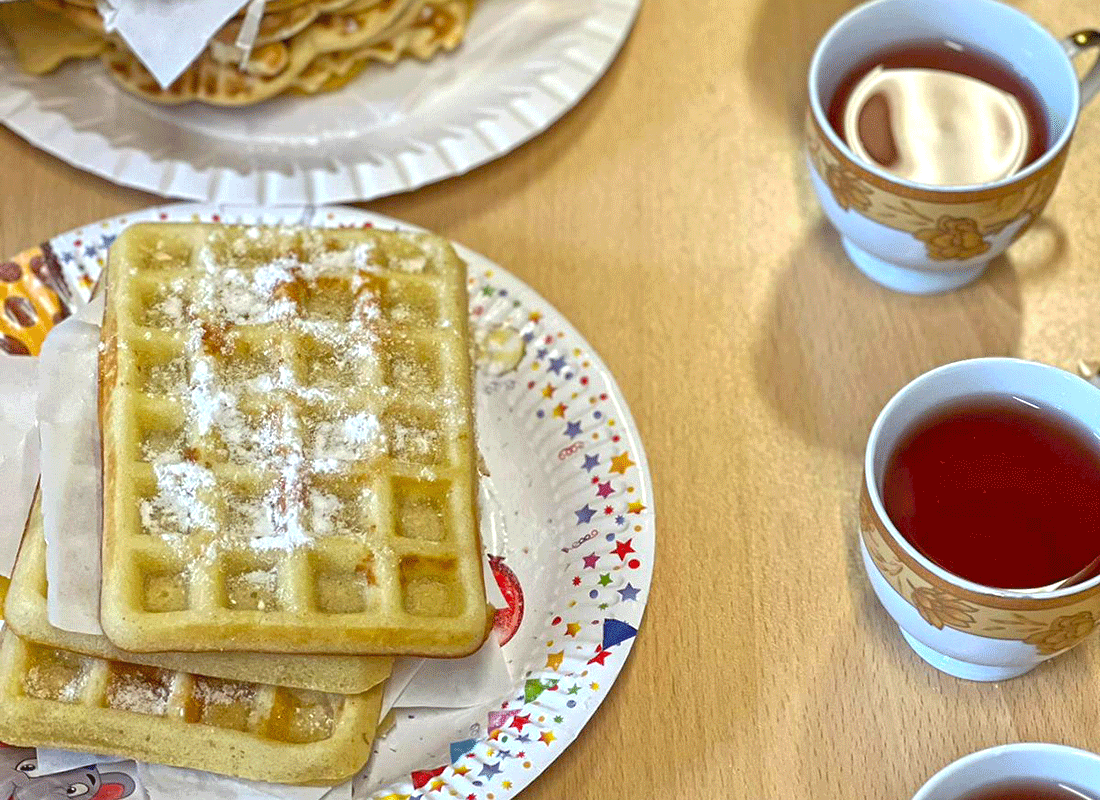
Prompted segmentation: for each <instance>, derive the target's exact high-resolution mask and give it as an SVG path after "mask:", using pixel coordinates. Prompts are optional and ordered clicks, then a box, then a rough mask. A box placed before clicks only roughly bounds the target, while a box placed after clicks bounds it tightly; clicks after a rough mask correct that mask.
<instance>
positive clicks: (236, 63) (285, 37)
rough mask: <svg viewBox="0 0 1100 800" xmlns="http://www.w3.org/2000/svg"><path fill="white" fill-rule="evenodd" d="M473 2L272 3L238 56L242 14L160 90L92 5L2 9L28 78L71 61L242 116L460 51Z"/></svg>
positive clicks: (0, 20) (38, 2) (163, 96)
mask: <svg viewBox="0 0 1100 800" xmlns="http://www.w3.org/2000/svg"><path fill="white" fill-rule="evenodd" d="M474 2H475V0H268V2H267V3H266V5H265V7H264V13H263V16H262V18H261V20H260V25H259V30H258V32H257V34H256V37H255V41H254V43H253V45H252V47H251V49H250V50H249V51H248V52H245V51H243V50H241V49H240V48H239V47H237V44H236V43H237V41H238V37H239V35H240V32H241V28H242V26H243V25H244V18H243V11H242V13H241V14H238V16H237V17H235V18H233V19H231V20H230V21H229V22H228V23H226V24H225V26H223V27H222V29H221V30H219V31H218V32H217V33H216V34H215V35H214V37H213V39H212V40H211V41H210V43H209V44H208V45H207V47H206V48H205V50H203V52H202V53H201V54H200V55H199V56H198V58H196V59H195V61H194V62H192V64H191V65H190V66H189V67H188V68H187V69H186V70H185V71H184V72H183V74H182V75H180V76H179V78H177V79H176V80H175V81H174V82H173V83H172V84H171V85H170V86H168V87H167V88H164V87H161V86H160V84H159V83H157V81H156V79H155V78H153V76H152V75H151V74H150V73H149V72H148V70H146V69H145V67H144V66H143V65H142V64H141V62H140V61H139V60H138V58H137V57H136V56H135V55H134V54H133V52H131V51H130V49H129V48H128V47H127V46H126V44H125V42H123V40H122V39H121V38H120V37H118V36H114V35H108V34H107V33H106V32H105V31H104V28H103V21H102V19H101V18H100V16H99V13H98V12H97V11H96V9H95V3H94V0H21V2H15V3H2V4H0V25H2V26H3V27H4V29H5V30H6V31H7V33H8V35H9V38H10V39H11V40H12V43H13V44H14V46H15V50H16V54H17V55H18V57H19V60H20V63H21V64H22V65H23V67H24V68H25V69H27V70H28V71H31V72H35V73H45V72H49V71H51V70H52V69H55V68H56V67H57V66H58V65H59V64H60V63H61V62H62V61H64V60H66V59H67V58H89V57H98V58H100V59H101V60H102V61H103V63H104V65H105V66H106V68H107V71H108V73H109V74H110V75H111V77H112V78H114V79H115V81H116V82H117V83H118V84H119V85H120V86H121V87H122V88H124V89H126V90H127V91H129V92H132V93H134V94H137V95H139V96H141V97H144V98H146V99H148V100H151V101H154V102H157V103H166V104H174V103H184V102H188V101H191V100H198V101H201V102H204V103H211V104H214V105H224V106H243V105H250V104H253V103H258V102H261V101H264V100H268V99H270V98H272V97H275V96H276V95H279V94H283V93H292V94H293V93H297V94H315V93H317V92H322V91H331V90H334V89H338V88H340V87H342V86H344V85H345V84H347V83H348V82H349V81H350V80H352V79H353V78H354V77H355V76H357V75H358V74H359V73H360V72H362V71H363V69H364V68H366V67H367V66H368V65H370V64H371V63H382V64H393V63H395V62H397V61H398V60H400V59H402V58H406V57H410V56H411V57H415V58H418V59H421V60H425V61H426V60H428V59H430V58H432V57H434V56H435V55H437V54H438V53H440V52H444V51H450V50H453V49H455V48H456V47H458V45H459V43H461V41H462V39H463V36H464V35H465V31H466V25H467V21H468V20H469V17H470V13H471V11H472V10H473V5H474Z"/></svg>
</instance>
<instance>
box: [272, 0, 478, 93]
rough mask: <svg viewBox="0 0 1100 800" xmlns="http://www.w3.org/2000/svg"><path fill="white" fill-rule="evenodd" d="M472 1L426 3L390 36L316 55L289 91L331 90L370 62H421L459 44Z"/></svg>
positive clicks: (341, 85)
mask: <svg viewBox="0 0 1100 800" xmlns="http://www.w3.org/2000/svg"><path fill="white" fill-rule="evenodd" d="M473 5H474V3H473V0H443V1H442V2H434V3H431V4H429V6H428V11H429V13H427V14H424V15H422V16H421V17H420V18H418V19H417V21H416V22H415V23H413V24H412V25H410V26H408V27H406V28H403V29H402V30H400V31H398V32H397V33H395V34H394V35H393V36H391V37H389V38H387V39H383V40H381V41H378V42H374V43H372V44H369V45H366V46H364V47H358V48H353V49H350V50H344V51H340V52H337V53H326V54H325V55H322V56H318V57H317V58H315V59H314V60H313V62H312V63H311V64H310V65H309V66H308V67H307V68H306V70H305V71H304V72H303V73H302V74H301V75H299V76H298V77H297V78H296V79H295V81H294V83H293V85H292V90H293V91H296V92H300V93H304V94H315V93H317V92H327V91H334V90H335V89H339V88H341V87H343V86H345V85H347V84H348V83H349V82H350V81H351V80H352V79H353V78H355V77H356V76H357V75H358V74H359V73H360V72H362V71H363V70H364V69H365V68H366V67H367V65H368V64H370V63H371V62H378V63H382V64H395V63H397V62H398V61H399V60H400V59H402V58H404V57H406V56H411V57H414V58H418V59H420V60H421V61H428V60H430V59H432V58H434V57H435V56H436V55H437V54H438V53H439V52H440V51H441V50H442V51H445V52H450V51H452V50H454V49H455V48H456V47H458V45H459V44H461V43H462V40H463V38H464V37H465V35H466V26H467V24H468V22H469V19H470V13H471V12H472V11H473Z"/></svg>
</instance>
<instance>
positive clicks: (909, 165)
mask: <svg viewBox="0 0 1100 800" xmlns="http://www.w3.org/2000/svg"><path fill="white" fill-rule="evenodd" d="M829 120H830V122H831V124H832V126H833V128H834V129H835V130H836V132H837V133H838V134H839V135H840V137H841V138H842V139H843V140H844V141H845V143H846V144H848V146H849V147H850V148H851V149H852V152H853V153H854V154H855V155H856V157H857V158H860V159H862V160H863V161H865V162H868V163H870V164H874V165H877V166H879V167H881V168H883V169H885V170H886V171H888V172H890V173H891V174H893V175H895V176H897V177H899V178H902V179H905V180H908V181H912V182H914V183H921V184H928V185H933V186H966V185H977V184H984V183H990V182H993V181H997V180H1001V179H1003V178H1007V177H1009V176H1010V175H1013V174H1014V173H1016V172H1018V171H1019V170H1020V169H1022V168H1023V167H1025V166H1027V165H1028V164H1030V163H1031V162H1033V161H1035V160H1036V159H1037V158H1038V157H1039V156H1041V155H1042V153H1043V151H1045V150H1046V148H1047V139H1048V136H1047V124H1046V119H1045V117H1044V115H1043V113H1042V105H1041V103H1040V102H1039V100H1038V95H1037V93H1036V92H1035V91H1034V90H1033V89H1032V88H1031V87H1030V86H1029V85H1028V84H1027V82H1026V81H1025V80H1024V79H1023V78H1022V77H1021V76H1019V75H1018V74H1016V73H1015V72H1013V71H1012V70H1011V68H1010V67H1008V66H1007V65H1004V64H1002V63H1000V62H998V61H997V60H996V59H995V58H994V57H993V56H991V55H989V54H985V53H976V52H973V51H971V50H967V49H965V48H963V47H962V46H960V45H957V44H955V43H953V42H934V43H919V44H912V45H905V46H903V47H899V48H896V49H893V50H889V51H884V52H881V53H878V54H876V55H874V56H872V57H871V58H870V59H867V60H865V61H864V62H862V63H861V64H859V65H858V66H857V67H856V68H855V69H854V70H852V71H851V72H850V73H849V74H848V75H847V76H846V77H845V78H844V80H843V81H841V84H840V86H839V88H838V89H837V91H836V94H835V95H834V97H833V101H832V103H831V104H830V108H829Z"/></svg>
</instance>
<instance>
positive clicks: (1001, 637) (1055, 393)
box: [860, 358, 1100, 681]
mask: <svg viewBox="0 0 1100 800" xmlns="http://www.w3.org/2000/svg"><path fill="white" fill-rule="evenodd" d="M990 394H999V395H1009V394H1015V395H1018V396H1021V397H1029V398H1032V399H1034V400H1035V401H1037V402H1038V403H1040V404H1042V405H1043V406H1044V407H1046V408H1048V409H1050V410H1052V411H1054V412H1057V413H1059V414H1061V415H1064V416H1065V417H1068V418H1069V419H1071V420H1074V421H1075V422H1076V423H1078V424H1079V425H1080V426H1081V427H1083V428H1085V429H1087V430H1090V431H1093V432H1096V434H1097V436H1098V437H1100V388H1097V387H1096V386H1094V385H1092V384H1091V383H1089V382H1088V381H1086V380H1084V379H1082V378H1079V377H1077V376H1076V375H1072V374H1070V373H1069V372H1065V371H1063V370H1060V369H1056V368H1055V367H1051V366H1047V365H1045V364H1037V363H1034V362H1031V361H1021V360H1019V359H1013V358H978V359H973V360H970V361H957V362H955V363H953V364H948V365H946V366H943V367H939V368H938V369H934V370H932V371H931V372H926V373H925V374H924V375H921V376H920V377H919V378H917V379H916V380H914V381H913V382H911V383H910V384H909V385H908V386H906V387H905V388H903V389H902V390H901V391H899V392H898V393H897V394H896V395H894V397H893V399H891V400H890V402H888V403H887V404H886V405H885V407H883V409H882V411H881V412H880V413H879V416H878V419H876V420H875V424H874V426H873V427H872V428H871V434H870V436H869V437H868V440H867V452H866V455H865V459H864V476H863V479H864V483H863V492H862V497H861V500H860V538H861V542H860V550H861V553H862V557H863V566H864V568H865V569H866V571H867V577H868V578H869V579H870V581H871V586H872V587H873V588H874V590H875V594H876V595H878V599H879V601H880V602H881V603H882V605H883V606H884V607H885V609H886V611H887V612H888V613H889V614H890V616H891V617H893V619H894V621H895V622H896V623H897V624H898V627H899V628H900V629H901V633H902V635H903V636H904V637H905V640H906V641H907V642H908V643H909V645H910V647H912V648H913V650H914V651H916V653H917V655H919V656H920V657H921V658H923V659H924V660H925V661H927V662H928V663H929V664H931V665H932V666H933V667H935V668H936V669H939V670H941V671H943V672H946V673H948V674H949V675H954V676H956V677H959V678H967V679H969V680H975V681H997V680H1004V679H1006V678H1013V677H1015V676H1017V675H1022V674H1023V673H1025V672H1027V671H1028V670H1031V669H1033V668H1035V667H1036V666H1038V665H1039V664H1041V663H1042V662H1043V661H1046V660H1047V659H1050V658H1053V657H1054V656H1056V655H1059V654H1061V653H1064V652H1066V651H1067V650H1069V649H1070V648H1072V647H1074V646H1076V645H1077V644H1079V643H1080V642H1081V641H1082V640H1084V639H1085V637H1087V636H1088V635H1089V634H1090V633H1092V632H1093V631H1094V630H1095V629H1096V628H1097V626H1098V623H1100V576H1096V577H1094V578H1092V579H1090V580H1087V581H1085V582H1083V583H1080V584H1076V585H1071V586H1066V587H1064V588H1060V589H1055V590H1053V591H1042V590H1035V591H1020V590H1013V589H998V588H993V587H989V586H982V585H980V584H977V583H974V582H972V581H969V580H966V579H965V578H961V577H959V576H958V575H955V574H953V573H951V572H948V571H947V570H945V569H943V568H942V567H940V566H939V565H938V564H936V563H934V562H932V561H931V560H930V559H928V558H926V557H925V556H924V555H923V554H922V553H921V552H920V551H919V550H918V549H917V548H916V547H914V546H913V545H912V544H911V543H910V542H909V541H908V540H907V539H906V538H905V537H904V536H903V535H902V534H901V532H900V531H899V530H898V529H897V527H896V526H895V525H894V523H893V522H891V521H890V518H889V516H888V515H887V513H886V509H885V505H884V503H883V499H882V484H883V476H884V473H885V471H886V465H887V462H888V460H889V458H890V455H891V454H892V453H893V452H894V450H895V448H896V447H897V445H898V443H899V441H900V440H901V438H902V437H903V436H904V434H905V433H906V431H907V430H909V429H910V427H911V426H912V425H913V423H914V422H916V421H917V420H918V419H920V418H921V417H923V416H924V415H925V414H926V413H927V412H929V411H930V410H931V409H933V408H937V407H941V406H944V405H949V404H954V403H957V402H958V401H960V400H962V399H965V398H968V397H973V396H978V395H990ZM1066 577H1067V578H1069V577H1070V576H1068V575H1067V576H1066Z"/></svg>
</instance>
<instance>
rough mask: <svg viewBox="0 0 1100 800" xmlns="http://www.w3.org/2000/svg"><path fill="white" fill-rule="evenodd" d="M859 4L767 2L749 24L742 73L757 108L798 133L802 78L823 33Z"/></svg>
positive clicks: (841, 0) (846, 0)
mask: <svg viewBox="0 0 1100 800" xmlns="http://www.w3.org/2000/svg"><path fill="white" fill-rule="evenodd" d="M858 4H859V0H813V2H807V1H806V0H766V1H765V2H763V3H760V4H759V7H758V10H757V14H756V17H755V19H753V20H752V23H751V25H752V35H751V38H750V39H749V46H748V47H747V48H746V50H745V73H746V74H747V75H748V78H749V90H750V91H751V92H752V96H753V99H754V101H755V102H756V104H757V105H758V106H759V107H760V108H762V109H765V110H767V111H768V112H769V113H770V115H771V116H773V117H775V118H776V119H777V120H778V121H780V122H781V123H783V124H785V125H786V126H787V127H788V128H789V129H790V130H791V131H794V132H795V133H799V132H801V130H802V117H803V115H804V114H805V113H806V103H807V99H806V74H807V72H808V71H809V68H810V58H811V57H812V56H813V52H814V48H816V47H817V42H818V40H819V39H820V38H821V37H822V36H823V35H824V34H825V31H827V30H828V29H829V27H830V26H831V25H832V24H833V23H834V22H836V20H838V19H839V18H840V17H841V16H843V15H844V13H845V12H847V11H848V10H849V9H850V8H853V7H855V6H856V5H858Z"/></svg>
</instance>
